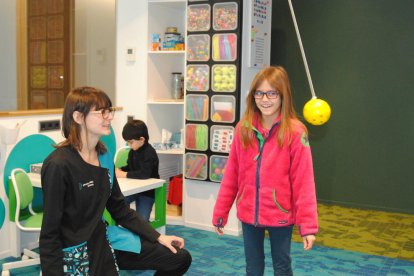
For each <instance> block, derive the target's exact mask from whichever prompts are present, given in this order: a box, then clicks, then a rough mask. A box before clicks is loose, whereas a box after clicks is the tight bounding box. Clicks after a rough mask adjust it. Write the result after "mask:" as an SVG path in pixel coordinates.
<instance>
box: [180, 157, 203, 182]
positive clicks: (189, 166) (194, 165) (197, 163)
mask: <svg viewBox="0 0 414 276" xmlns="http://www.w3.org/2000/svg"><path fill="white" fill-rule="evenodd" d="M185 176H186V177H187V178H192V179H199V180H206V179H207V155H205V154H198V153H186V155H185Z"/></svg>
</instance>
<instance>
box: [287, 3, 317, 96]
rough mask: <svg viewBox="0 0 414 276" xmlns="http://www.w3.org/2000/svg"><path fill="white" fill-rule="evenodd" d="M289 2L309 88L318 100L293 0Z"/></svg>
mask: <svg viewBox="0 0 414 276" xmlns="http://www.w3.org/2000/svg"><path fill="white" fill-rule="evenodd" d="M288 2H289V8H290V13H291V14H292V19H293V25H294V26H295V30H296V36H297V37H298V42H299V48H300V52H301V53H302V59H303V63H304V65H305V71H306V76H307V77H308V82H309V87H310V90H311V93H312V99H316V98H317V97H316V94H315V90H314V89H313V83H312V78H311V75H310V72H309V66H308V62H307V61H306V56H305V50H303V45H302V39H301V38H300V33H299V28H298V23H297V22H296V16H295V12H294V11H293V6H292V0H288Z"/></svg>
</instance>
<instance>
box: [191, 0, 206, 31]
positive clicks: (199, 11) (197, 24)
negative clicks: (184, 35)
mask: <svg viewBox="0 0 414 276" xmlns="http://www.w3.org/2000/svg"><path fill="white" fill-rule="evenodd" d="M210 9H211V8H210V5H208V4H201V5H189V6H188V9H187V29H188V31H190V32H200V31H208V30H209V29H210V16H211V15H210V13H211V12H210Z"/></svg>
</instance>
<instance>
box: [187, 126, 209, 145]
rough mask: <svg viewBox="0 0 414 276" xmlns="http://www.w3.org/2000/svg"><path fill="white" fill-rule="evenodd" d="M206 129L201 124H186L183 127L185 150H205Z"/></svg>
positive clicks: (206, 142) (206, 143) (206, 141)
mask: <svg viewBox="0 0 414 276" xmlns="http://www.w3.org/2000/svg"><path fill="white" fill-rule="evenodd" d="M207 147H208V127H207V125H201V124H187V125H186V126H185V148H186V149H189V150H201V151H204V150H207Z"/></svg>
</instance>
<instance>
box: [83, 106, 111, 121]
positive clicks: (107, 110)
mask: <svg viewBox="0 0 414 276" xmlns="http://www.w3.org/2000/svg"><path fill="white" fill-rule="evenodd" d="M115 110H116V109H115V107H107V108H102V109H99V110H93V111H89V113H93V114H101V115H102V118H104V119H108V118H109V116H112V117H113V116H114V114H115Z"/></svg>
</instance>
